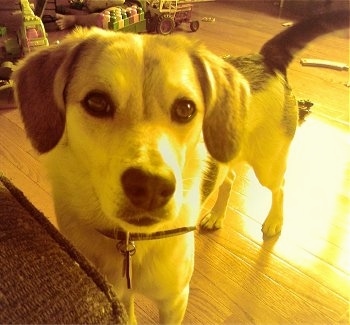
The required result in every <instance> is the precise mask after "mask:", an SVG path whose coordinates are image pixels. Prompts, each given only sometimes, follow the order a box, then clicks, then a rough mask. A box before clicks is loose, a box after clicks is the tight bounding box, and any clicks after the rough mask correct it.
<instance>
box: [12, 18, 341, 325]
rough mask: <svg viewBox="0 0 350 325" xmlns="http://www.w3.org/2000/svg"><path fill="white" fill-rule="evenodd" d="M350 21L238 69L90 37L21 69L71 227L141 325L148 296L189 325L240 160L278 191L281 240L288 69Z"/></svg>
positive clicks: (23, 91)
mask: <svg viewBox="0 0 350 325" xmlns="http://www.w3.org/2000/svg"><path fill="white" fill-rule="evenodd" d="M347 15H348V14H347ZM345 16H346V15H344V14H343V13H337V14H328V15H323V16H320V17H317V18H313V19H309V20H306V21H305V22H301V23H300V24H296V25H295V26H293V27H291V28H289V29H288V30H286V31H284V32H282V33H281V34H279V35H277V36H276V37H274V38H273V39H272V40H271V41H269V42H267V43H266V44H265V45H264V46H263V47H262V50H261V52H260V53H259V54H256V55H250V56H246V57H241V58H226V59H223V58H220V57H218V56H216V55H214V54H213V53H211V52H210V51H209V50H207V49H206V48H205V46H204V45H202V44H201V43H199V42H198V43H195V44H194V43H193V40H189V39H187V38H186V37H184V36H179V35H172V36H169V37H164V36H160V35H136V34H124V33H115V32H109V31H104V30H101V29H90V30H87V29H80V30H77V31H76V32H74V33H73V34H72V35H71V36H68V37H67V38H66V39H65V40H63V41H62V42H61V43H60V44H58V45H53V46H50V47H49V48H47V49H44V50H41V51H39V52H35V53H33V54H32V55H29V56H28V57H27V58H25V59H24V60H23V61H22V62H20V63H19V64H18V65H17V67H16V69H15V71H14V73H13V80H14V85H15V97H16V100H17V103H18V106H19V108H20V111H21V115H22V118H23V121H24V125H25V129H26V132H27V134H28V137H29V139H30V140H31V143H32V145H33V147H34V148H35V149H36V150H37V151H38V152H39V153H40V154H41V156H42V159H43V162H44V164H45V165H46V167H47V171H48V176H49V178H50V179H51V183H52V192H53V199H54V202H55V209H56V214H57V222H58V226H59V228H60V230H61V231H62V233H63V234H65V235H66V236H67V237H68V238H69V239H70V240H71V241H72V243H73V244H74V245H75V246H76V247H77V248H78V249H79V250H80V251H81V252H82V253H83V254H84V255H85V256H86V257H87V258H88V259H89V260H90V261H91V262H92V263H93V264H94V265H95V266H96V268H97V269H98V270H99V271H100V272H101V273H102V274H104V275H105V276H106V278H107V279H108V281H109V282H110V283H112V284H113V285H114V287H115V289H116V292H117V293H118V295H119V297H120V299H121V300H122V302H123V303H124V305H125V307H126V309H127V311H128V314H129V322H130V323H131V324H134V323H136V317H135V312H134V303H133V300H134V294H135V293H137V292H139V293H142V294H144V295H146V296H148V297H149V298H151V299H152V300H153V301H155V302H156V304H157V306H158V308H159V320H160V323H163V324H180V323H181V322H182V320H183V317H184V314H185V311H186V306H187V301H188V294H189V283H190V279H191V276H192V272H193V268H194V234H193V230H194V229H195V226H196V225H197V224H198V222H199V220H198V219H199V215H200V211H201V207H202V204H203V202H205V200H206V198H207V197H208V195H210V193H212V192H213V191H215V190H216V189H218V188H219V187H220V189H219V192H220V191H221V192H225V193H226V192H227V191H226V189H227V188H230V187H231V181H232V179H233V177H232V169H233V168H234V166H235V163H236V162H237V161H240V160H245V161H247V162H248V163H249V164H250V165H251V166H252V167H253V168H254V171H255V173H256V175H257V176H258V179H259V181H260V182H261V184H262V185H264V186H266V187H268V188H269V189H270V190H271V192H272V198H273V200H272V207H271V211H270V213H269V216H268V217H267V219H266V221H265V224H264V226H263V231H264V233H265V234H266V235H269V236H271V235H275V234H277V233H278V232H279V231H280V229H281V224H282V215H283V211H282V205H283V175H284V171H285V168H286V157H287V153H288V148H289V145H290V143H291V141H292V139H293V136H294V133H295V130H296V127H297V119H298V117H297V116H298V112H297V107H296V103H295V98H294V96H293V95H292V92H291V89H290V86H289V85H288V82H287V78H286V70H287V67H288V64H289V62H290V61H291V60H292V57H293V55H292V53H293V51H294V49H295V50H298V49H301V48H303V47H304V46H305V45H306V44H307V42H309V41H310V40H312V39H313V38H315V37H317V36H319V35H321V34H324V33H325V32H330V31H332V30H334V29H339V28H343V27H347V26H346V23H345V21H348V16H347V17H345ZM320 26H321V27H322V29H318V27H320ZM230 179H231V180H230ZM227 185H228V186H227ZM225 195H226V194H225ZM226 196H227V195H226ZM223 200H224V201H225V198H224V199H223ZM223 212H224V211H223ZM222 217H223V215H217V214H214V213H212V214H210V215H209V216H208V217H207V218H205V220H204V221H202V224H203V226H204V227H207V228H213V227H215V226H217V225H218V223H220V222H221V220H222Z"/></svg>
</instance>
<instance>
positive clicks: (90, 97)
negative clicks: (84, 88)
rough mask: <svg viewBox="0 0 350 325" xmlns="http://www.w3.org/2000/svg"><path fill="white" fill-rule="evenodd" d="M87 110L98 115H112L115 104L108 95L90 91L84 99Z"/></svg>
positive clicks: (83, 102) (93, 114) (83, 103)
mask: <svg viewBox="0 0 350 325" xmlns="http://www.w3.org/2000/svg"><path fill="white" fill-rule="evenodd" d="M82 105H83V107H84V108H85V110H86V111H87V112H88V113H89V114H91V115H92V116H96V117H112V116H113V114H114V106H113V104H112V102H111V100H110V98H109V96H108V95H106V94H104V93H101V92H90V93H88V94H87V95H86V97H85V98H84V99H83V101H82Z"/></svg>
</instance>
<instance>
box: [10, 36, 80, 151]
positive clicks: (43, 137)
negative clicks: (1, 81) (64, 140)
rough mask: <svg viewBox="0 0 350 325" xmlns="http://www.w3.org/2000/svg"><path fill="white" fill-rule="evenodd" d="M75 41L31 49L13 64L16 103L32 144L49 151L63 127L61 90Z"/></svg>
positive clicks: (73, 51) (72, 59)
mask: <svg viewBox="0 0 350 325" xmlns="http://www.w3.org/2000/svg"><path fill="white" fill-rule="evenodd" d="M76 44H77V41H76V40H75V39H72V40H70V41H67V42H64V43H63V44H61V45H58V46H52V47H51V46H50V47H49V48H47V49H45V50H42V51H38V52H34V53H33V54H32V55H29V56H28V57H27V58H25V59H24V60H23V61H22V62H20V63H19V64H18V66H17V67H16V69H15V71H14V73H13V75H12V78H13V80H14V85H15V86H14V90H15V98H16V101H17V105H18V107H19V109H20V111H21V114H22V119H23V122H24V126H25V129H26V132H27V135H28V137H29V138H30V140H31V143H32V145H33V147H34V148H35V149H36V150H38V151H39V152H40V153H45V152H47V151H49V150H51V149H52V148H53V147H54V146H55V145H56V144H57V143H58V141H59V140H60V138H61V136H62V134H63V131H64V127H65V103H64V89H65V85H66V82H67V78H68V77H67V76H68V71H69V70H70V69H69V68H70V66H71V65H72V64H74V61H75V59H76V56H77V54H76V53H77V50H76V49H74V48H75V45H76Z"/></svg>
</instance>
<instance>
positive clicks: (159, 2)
mask: <svg viewBox="0 0 350 325" xmlns="http://www.w3.org/2000/svg"><path fill="white" fill-rule="evenodd" d="M192 7H193V6H192V4H190V3H188V2H181V1H177V0H151V1H150V3H149V5H148V11H149V13H150V19H151V26H152V27H151V28H154V27H155V30H156V31H157V33H159V34H163V35H166V34H169V33H171V32H172V31H173V30H174V28H175V27H177V26H179V25H180V24H182V23H188V24H190V28H191V30H192V31H193V32H195V31H197V29H198V28H199V21H197V20H195V21H191V15H192ZM151 31H152V30H151Z"/></svg>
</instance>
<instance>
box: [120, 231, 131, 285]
mask: <svg viewBox="0 0 350 325" xmlns="http://www.w3.org/2000/svg"><path fill="white" fill-rule="evenodd" d="M129 237H130V235H129V233H128V232H127V233H126V238H125V240H121V241H119V242H118V245H117V247H118V250H119V251H120V252H121V253H122V254H123V255H124V261H123V277H126V284H127V287H128V289H132V259H131V257H132V256H133V255H134V254H135V252H136V247H135V243H134V242H133V241H130V240H129Z"/></svg>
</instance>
